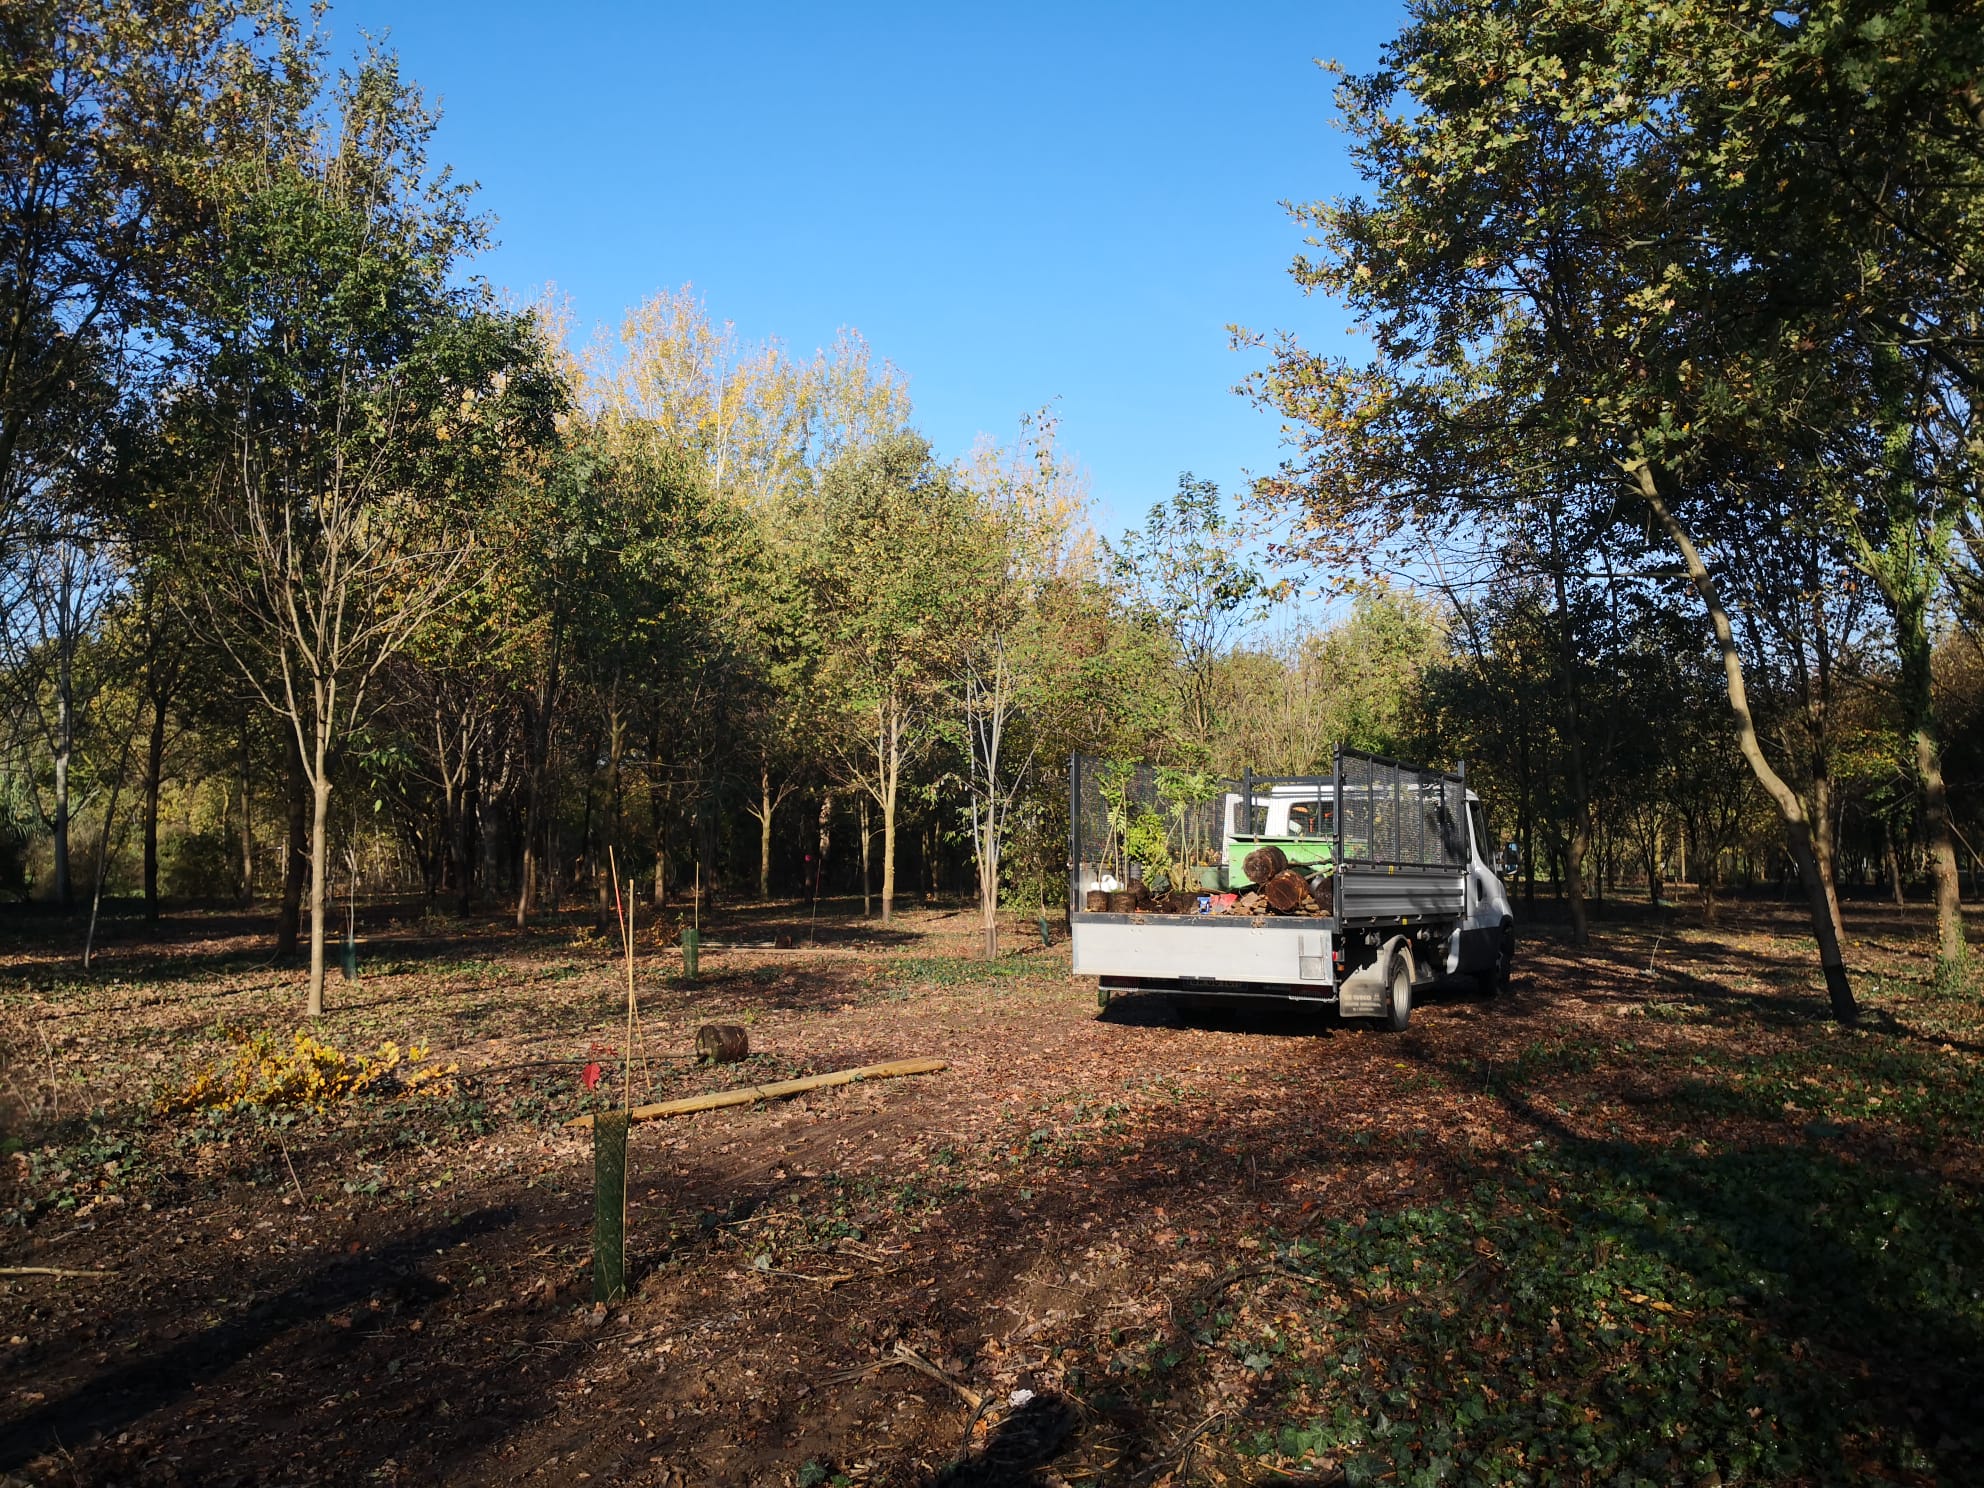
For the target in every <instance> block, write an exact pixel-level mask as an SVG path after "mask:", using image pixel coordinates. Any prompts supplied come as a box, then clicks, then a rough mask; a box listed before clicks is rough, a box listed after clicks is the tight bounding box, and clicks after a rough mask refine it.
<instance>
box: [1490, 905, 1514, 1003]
mask: <svg viewBox="0 0 1984 1488" xmlns="http://www.w3.org/2000/svg"><path fill="white" fill-rule="evenodd" d="M1515 969H1516V922H1515V921H1514V920H1512V919H1504V920H1503V921H1502V941H1501V944H1500V945H1498V946H1497V947H1496V948H1495V970H1494V973H1493V975H1492V977H1491V978H1490V980H1489V983H1488V990H1489V991H1491V992H1493V993H1494V994H1495V995H1496V996H1497V997H1506V996H1508V995H1509V981H1510V979H1511V978H1512V977H1513V976H1514V975H1515Z"/></svg>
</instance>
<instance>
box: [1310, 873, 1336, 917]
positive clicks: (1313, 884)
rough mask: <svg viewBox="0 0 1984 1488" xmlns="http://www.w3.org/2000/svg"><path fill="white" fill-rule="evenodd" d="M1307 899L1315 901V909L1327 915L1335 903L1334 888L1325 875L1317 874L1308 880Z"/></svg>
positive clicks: (1328, 877)
mask: <svg viewBox="0 0 1984 1488" xmlns="http://www.w3.org/2000/svg"><path fill="white" fill-rule="evenodd" d="M1309 897H1310V898H1311V899H1313V900H1315V901H1316V908H1318V909H1320V910H1321V911H1322V912H1323V913H1324V914H1329V913H1330V912H1331V911H1332V910H1333V909H1334V908H1335V903H1336V886H1335V884H1334V882H1333V881H1332V880H1331V878H1330V876H1329V875H1328V874H1327V873H1318V874H1317V875H1316V876H1315V877H1314V878H1312V879H1310V880H1309Z"/></svg>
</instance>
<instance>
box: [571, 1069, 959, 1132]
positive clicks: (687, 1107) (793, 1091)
mask: <svg viewBox="0 0 1984 1488" xmlns="http://www.w3.org/2000/svg"><path fill="white" fill-rule="evenodd" d="M943 1068H945V1061H944V1060H941V1059H894V1060H890V1061H889V1062H888V1063H886V1064H864V1065H862V1066H861V1067H860V1068H859V1069H847V1070H835V1071H834V1072H833V1073H832V1074H830V1075H807V1076H806V1077H805V1078H804V1079H799V1080H780V1081H778V1082H776V1083H775V1084H771V1085H746V1086H744V1087H743V1088H741V1089H738V1090H719V1091H717V1092H715V1093H714V1094H711V1095H691V1096H685V1097H684V1098H683V1099H681V1100H672V1101H662V1102H660V1103H659V1104H657V1105H652V1106H636V1107H634V1109H633V1110H632V1111H631V1112H629V1113H628V1115H629V1119H630V1120H634V1121H655V1120H658V1119H659V1118H661V1117H663V1116H687V1115H689V1114H691V1113H692V1112H695V1111H714V1110H717V1109H719V1108H720V1107H723V1106H749V1105H755V1104H756V1103H757V1102H759V1101H761V1100H777V1099H778V1098H779V1097H781V1096H787V1095H802V1094H804V1093H805V1092H806V1091H808V1090H825V1089H826V1088H827V1087H828V1086H830V1085H852V1084H853V1083H854V1082H855V1081H856V1080H888V1079H893V1078H894V1077H895V1076H897V1075H934V1074H935V1073H937V1071H938V1070H940V1069H943ZM565 1125H567V1126H591V1125H592V1117H591V1116H574V1117H573V1118H572V1119H571V1120H570V1121H568V1122H566V1123H565Z"/></svg>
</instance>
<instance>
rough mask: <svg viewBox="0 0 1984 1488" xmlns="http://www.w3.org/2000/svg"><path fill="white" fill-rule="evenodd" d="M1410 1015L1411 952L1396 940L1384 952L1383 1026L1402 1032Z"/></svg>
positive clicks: (1395, 1031)
mask: <svg viewBox="0 0 1984 1488" xmlns="http://www.w3.org/2000/svg"><path fill="white" fill-rule="evenodd" d="M1411 1017H1412V952H1411V951H1410V950H1408V949H1407V948H1406V946H1405V944H1404V943H1403V942H1402V941H1401V942H1396V943H1394V944H1393V945H1391V946H1390V947H1388V948H1387V949H1386V952H1385V1027H1387V1028H1389V1029H1390V1030H1391V1031H1392V1032H1393V1033H1404V1032H1405V1025H1406V1023H1407V1021H1408V1020H1409V1019H1410V1018H1411Z"/></svg>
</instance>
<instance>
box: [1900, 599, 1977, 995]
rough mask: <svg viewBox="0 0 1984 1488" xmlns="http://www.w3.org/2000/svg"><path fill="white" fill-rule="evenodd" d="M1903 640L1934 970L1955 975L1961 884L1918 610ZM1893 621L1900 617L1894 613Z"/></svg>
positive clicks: (1959, 962) (1962, 945)
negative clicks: (1931, 906)
mask: <svg viewBox="0 0 1984 1488" xmlns="http://www.w3.org/2000/svg"><path fill="white" fill-rule="evenodd" d="M1908 608H1909V610H1910V615H1909V617H1908V619H1909V623H1908V624H1907V625H1906V626H1902V627H1900V628H1903V629H1904V630H1906V631H1908V632H1909V633H1908V634H1905V635H1904V636H1903V638H1902V647H1901V649H1902V667H1901V683H1902V692H1903V699H1902V701H1903V706H1904V707H1905V708H1906V709H1907V711H1908V715H1909V724H1910V729H1909V732H1910V733H1912V734H1913V735H1914V741H1913V742H1914V744H1915V775H1916V778H1917V779H1918V780H1919V781H1920V782H1921V784H1922V827H1923V836H1924V838H1925V839H1926V843H1925V845H1926V846H1927V847H1928V850H1929V883H1930V887H1931V888H1932V889H1933V890H1934V893H1935V898H1936V970H1937V972H1938V973H1939V974H1940V975H1942V976H1945V977H1952V976H1959V975H1961V974H1962V971H1963V969H1964V967H1965V964H1966V963H1967V962H1968V961H1969V959H1970V948H1969V945H1968V943H1967V942H1966V941H1965V940H1964V935H1963V886H1962V883H1961V882H1960V880H1959V879H1958V878H1957V866H1956V837H1955V835H1954V831H1953V829H1952V825H1951V822H1950V793H1949V786H1948V784H1947V783H1946V782H1945V781H1944V779H1943V748H1942V735H1941V729H1940V727H1939V726H1938V721H1937V718H1936V700H1935V693H1934V687H1935V674H1934V668H1933V663H1932V653H1931V651H1930V647H1929V636H1928V629H1927V626H1926V624H1925V622H1924V620H1923V617H1922V614H1921V612H1920V610H1919V608H1916V607H1908ZM1896 618H1897V621H1898V622H1899V621H1901V620H1902V619H1903V617H1902V616H1900V615H1897V617H1896Z"/></svg>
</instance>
